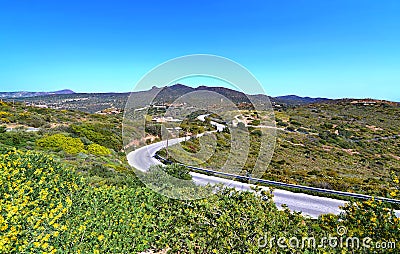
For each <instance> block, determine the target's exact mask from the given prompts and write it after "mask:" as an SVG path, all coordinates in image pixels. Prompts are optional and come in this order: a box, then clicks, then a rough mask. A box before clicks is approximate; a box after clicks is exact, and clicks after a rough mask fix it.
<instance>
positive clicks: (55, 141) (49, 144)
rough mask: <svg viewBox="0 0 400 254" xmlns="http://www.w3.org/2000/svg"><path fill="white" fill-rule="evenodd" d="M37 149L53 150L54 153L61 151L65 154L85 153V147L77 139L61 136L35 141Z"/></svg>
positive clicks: (56, 135) (55, 135)
mask: <svg viewBox="0 0 400 254" xmlns="http://www.w3.org/2000/svg"><path fill="white" fill-rule="evenodd" d="M36 144H37V145H38V146H39V147H42V148H47V149H53V150H56V151H59V150H63V151H64V152H66V153H67V154H72V155H74V154H78V153H81V152H85V149H84V148H85V146H84V144H83V142H82V140H80V139H79V138H71V137H67V136H65V135H63V134H54V135H51V136H46V137H43V138H41V139H38V140H36Z"/></svg>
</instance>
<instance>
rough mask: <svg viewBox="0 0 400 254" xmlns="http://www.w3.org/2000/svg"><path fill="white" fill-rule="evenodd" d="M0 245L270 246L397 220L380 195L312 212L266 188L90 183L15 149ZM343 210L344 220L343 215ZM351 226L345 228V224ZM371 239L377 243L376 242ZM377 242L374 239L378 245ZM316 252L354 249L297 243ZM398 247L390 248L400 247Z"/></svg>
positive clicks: (382, 228)
mask: <svg viewBox="0 0 400 254" xmlns="http://www.w3.org/2000/svg"><path fill="white" fill-rule="evenodd" d="M0 172H1V174H0V177H1V178H0V191H1V192H0V193H1V199H0V236H1V237H0V251H1V252H3V253H10V252H14V253H20V252H50V253H57V252H60V253H61V252H63V251H66V252H74V253H79V252H82V253H87V252H91V253H104V252H113V253H115V252H117V253H121V252H123V253H128V252H129V253H132V252H140V251H145V250H150V249H154V250H168V249H169V250H171V252H172V253H177V252H180V253H226V252H229V253H243V252H246V253H264V252H267V251H270V252H272V253H276V252H282V251H289V250H291V251H295V250H296V248H289V249H285V248H284V249H282V248H280V247H279V246H277V245H275V244H273V245H271V246H269V245H267V246H265V247H263V244H260V239H264V238H266V237H267V236H269V237H276V238H279V237H286V238H287V239H289V238H292V237H299V239H301V238H302V237H315V238H316V239H318V241H319V240H320V239H322V237H328V236H332V237H333V236H335V237H340V236H342V237H345V236H346V237H347V236H352V237H356V236H357V237H360V238H361V237H370V238H371V241H372V242H373V243H375V242H377V241H393V242H394V241H396V240H397V239H398V236H399V234H400V223H399V219H398V218H396V217H395V216H394V215H393V213H391V212H390V210H389V209H387V208H384V206H383V205H382V204H381V203H379V202H376V201H373V200H371V201H367V202H364V203H358V204H353V205H349V206H348V207H346V208H345V209H344V213H343V214H342V215H341V216H339V217H337V216H333V215H326V216H322V217H320V218H319V219H318V220H311V219H307V218H305V217H303V216H301V215H299V214H297V213H290V211H288V210H278V209H277V208H276V206H275V205H274V203H273V202H272V199H271V196H270V195H269V194H268V193H260V195H254V194H252V193H250V192H238V191H235V190H232V189H220V190H219V191H217V193H216V194H215V195H213V196H212V197H210V198H207V199H203V200H197V201H180V200H171V199H168V198H166V197H163V196H161V195H159V194H156V193H155V192H152V191H151V190H149V189H147V188H146V187H144V186H143V185H142V184H141V183H140V182H139V181H138V180H137V179H136V178H135V177H134V176H132V175H130V174H129V173H126V174H124V178H125V180H124V184H123V185H121V186H115V185H110V184H104V183H98V184H94V185H93V184H89V185H88V184H87V179H86V178H81V177H79V176H78V175H77V174H76V173H74V172H73V171H71V169H68V168H67V167H66V166H65V164H60V163H59V162H55V160H54V159H53V158H52V157H49V156H46V155H43V154H38V153H32V152H19V151H9V152H7V153H5V154H3V155H1V156H0ZM338 219H340V220H338ZM338 226H345V227H346V228H347V232H345V235H342V233H340V235H338V233H337V227H338ZM372 242H371V243H370V245H371V246H373V244H372ZM374 246H375V245H374ZM297 250H299V251H302V252H305V251H308V253H319V252H320V251H322V250H324V251H328V252H338V253H342V251H344V252H346V251H350V250H351V246H347V247H346V245H345V246H344V247H343V248H332V247H330V246H329V245H327V246H326V248H322V247H321V248H319V249H318V248H313V247H312V246H304V247H299V248H297ZM398 250H399V249H387V250H385V251H386V252H394V253H395V252H396V251H398Z"/></svg>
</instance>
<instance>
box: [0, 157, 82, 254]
mask: <svg viewBox="0 0 400 254" xmlns="http://www.w3.org/2000/svg"><path fill="white" fill-rule="evenodd" d="M79 185H80V180H79V179H78V178H77V177H76V176H75V174H74V173H73V172H71V171H69V170H66V169H63V168H62V167H61V166H60V165H59V164H58V163H57V162H55V161H54V160H53V158H52V157H49V156H44V155H42V154H37V153H32V152H29V151H28V152H26V153H24V152H20V151H16V150H14V151H10V152H8V153H6V154H2V155H0V253H11V252H12V253H22V252H33V251H34V250H39V251H43V252H52V251H53V252H54V251H55V248H54V246H52V245H51V244H50V241H51V240H52V239H53V238H55V237H57V236H58V235H59V234H60V232H61V231H62V229H63V226H64V225H62V224H60V222H59V221H60V219H61V218H62V217H63V216H65V215H66V214H67V212H68V209H69V208H70V207H71V205H72V200H71V196H72V195H73V193H74V192H75V191H76V190H78V189H79Z"/></svg>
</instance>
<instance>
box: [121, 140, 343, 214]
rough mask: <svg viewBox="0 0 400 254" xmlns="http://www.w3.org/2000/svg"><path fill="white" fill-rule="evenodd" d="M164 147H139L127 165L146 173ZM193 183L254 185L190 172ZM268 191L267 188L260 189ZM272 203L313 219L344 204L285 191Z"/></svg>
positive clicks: (241, 187) (278, 192) (277, 193)
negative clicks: (285, 206)
mask: <svg viewBox="0 0 400 254" xmlns="http://www.w3.org/2000/svg"><path fill="white" fill-rule="evenodd" d="M183 140H184V138H176V139H171V140H169V141H168V144H169V145H173V144H176V143H179V142H182V141H183ZM165 146H166V141H161V142H157V143H154V144H151V145H147V146H144V147H141V148H139V149H137V150H135V151H133V152H130V153H129V154H128V155H127V158H128V163H129V165H131V166H132V167H134V168H136V169H138V170H140V171H143V172H145V171H147V170H148V169H149V167H150V166H152V165H159V164H162V163H161V162H160V161H158V160H157V159H155V158H154V155H155V154H156V152H157V151H159V150H160V149H162V148H164V147H165ZM191 175H192V177H193V181H194V182H195V183H196V184H199V185H206V184H219V183H222V184H224V185H226V186H229V187H231V188H235V189H237V190H248V191H252V190H251V187H255V185H252V184H247V183H242V182H237V181H233V180H228V179H224V178H219V177H215V176H208V175H203V174H200V173H195V172H191ZM262 188H264V189H265V190H268V187H262ZM273 195H274V202H275V203H276V204H277V205H278V207H281V205H282V204H286V205H287V206H288V207H289V209H290V210H292V211H300V212H302V213H303V214H305V215H309V216H311V217H313V218H316V217H318V216H319V215H321V214H327V213H333V214H339V213H340V209H339V206H343V205H344V204H345V203H346V202H345V201H342V200H336V199H332V198H326V197H318V196H312V195H308V194H304V193H295V192H290V191H286V190H280V189H275V190H274V191H273Z"/></svg>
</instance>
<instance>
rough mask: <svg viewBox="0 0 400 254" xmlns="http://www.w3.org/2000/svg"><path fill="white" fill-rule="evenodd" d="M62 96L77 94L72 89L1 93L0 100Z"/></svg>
mask: <svg viewBox="0 0 400 254" xmlns="http://www.w3.org/2000/svg"><path fill="white" fill-rule="evenodd" d="M61 94H75V92H74V91H72V90H70V89H62V90H57V91H53V92H29V91H17V92H0V98H7V99H9V98H29V97H37V96H46V95H61Z"/></svg>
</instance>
